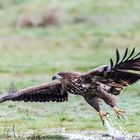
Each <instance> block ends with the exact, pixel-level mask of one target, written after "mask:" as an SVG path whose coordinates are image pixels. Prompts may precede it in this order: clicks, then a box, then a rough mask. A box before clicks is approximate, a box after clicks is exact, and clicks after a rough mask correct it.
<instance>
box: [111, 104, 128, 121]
mask: <svg viewBox="0 0 140 140" xmlns="http://www.w3.org/2000/svg"><path fill="white" fill-rule="evenodd" d="M113 108H114V111H115V113H116V115H117V117H118V118H119V119H120V118H123V119H124V117H123V114H124V113H126V112H125V111H124V110H121V109H119V108H117V107H115V106H114V107H113Z"/></svg>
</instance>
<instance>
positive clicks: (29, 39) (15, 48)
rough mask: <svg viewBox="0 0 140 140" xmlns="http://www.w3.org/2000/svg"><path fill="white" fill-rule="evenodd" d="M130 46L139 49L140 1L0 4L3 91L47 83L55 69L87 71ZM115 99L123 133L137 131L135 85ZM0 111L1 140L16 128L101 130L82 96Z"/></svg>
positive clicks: (19, 0) (139, 114)
mask: <svg viewBox="0 0 140 140" xmlns="http://www.w3.org/2000/svg"><path fill="white" fill-rule="evenodd" d="M134 46H135V47H136V49H137V51H139V50H140V4H139V0H125V1H122V0H111V1H110V0H105V1H104V0H86V1H85V0H4V1H3V0H0V89H1V91H2V92H3V91H5V90H7V89H8V87H9V85H10V83H11V82H14V84H15V86H16V88H17V89H20V88H24V87H26V86H31V85H37V84H40V83H43V82H48V81H50V80H51V75H53V74H54V73H56V72H58V71H79V72H86V71H89V70H91V69H93V68H94V67H96V66H99V65H101V64H109V59H110V57H111V58H115V49H116V48H118V49H119V50H120V53H121V54H123V52H124V50H125V49H126V48H129V49H130V50H131V49H132V48H133V47H134ZM126 94H127V95H126ZM117 98H118V102H119V104H120V105H121V106H122V107H123V108H124V110H126V111H127V115H126V120H127V121H126V122H125V124H124V126H125V128H126V130H128V131H130V132H140V127H138V124H140V122H139V120H140V109H139V108H140V107H139V99H140V91H139V83H138V84H135V85H134V86H131V87H128V88H127V89H126V90H125V91H123V93H122V94H121V95H120V96H119V97H117ZM103 108H108V107H106V106H104V105H103ZM0 110H1V113H0V135H5V136H8V135H10V133H12V134H13V133H14V132H16V133H18V132H21V129H22V132H25V133H26V132H28V131H29V130H32V131H33V132H36V133H41V132H42V130H44V128H60V127H61V128H63V127H64V128H65V129H66V130H68V131H72V130H89V129H91V130H96V129H98V130H104V128H103V127H102V124H101V123H100V120H99V118H98V116H97V114H96V112H95V111H94V110H93V109H92V108H91V107H89V106H88V105H87V104H86V103H85V101H83V99H82V98H81V97H75V96H70V101H69V103H61V104H60V105H58V104H54V103H43V104H40V103H15V102H14V103H13V102H7V103H4V104H1V105H0ZM109 110H111V109H110V108H109ZM112 115H113V113H112ZM114 119H116V118H115V116H114ZM116 121H117V119H116Z"/></svg>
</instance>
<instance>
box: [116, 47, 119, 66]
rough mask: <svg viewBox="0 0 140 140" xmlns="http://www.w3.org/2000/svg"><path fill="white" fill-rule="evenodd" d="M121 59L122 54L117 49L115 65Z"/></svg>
mask: <svg viewBox="0 0 140 140" xmlns="http://www.w3.org/2000/svg"><path fill="white" fill-rule="evenodd" d="M119 60H120V54H119V51H118V49H116V64H115V65H117V64H118V62H119Z"/></svg>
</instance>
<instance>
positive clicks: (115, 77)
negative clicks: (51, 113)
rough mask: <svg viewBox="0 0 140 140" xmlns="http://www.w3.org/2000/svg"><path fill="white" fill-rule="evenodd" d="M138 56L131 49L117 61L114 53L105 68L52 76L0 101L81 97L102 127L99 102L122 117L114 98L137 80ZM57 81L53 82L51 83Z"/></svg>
mask: <svg viewBox="0 0 140 140" xmlns="http://www.w3.org/2000/svg"><path fill="white" fill-rule="evenodd" d="M139 72H140V52H138V53H135V48H133V50H132V52H131V53H128V48H127V49H126V50H125V52H124V55H123V56H122V57H120V54H119V51H118V49H117V50H116V61H115V63H114V62H113V60H112V59H110V64H109V65H102V66H99V67H97V68H95V69H93V70H91V71H89V72H86V73H77V72H58V73H57V74H55V75H54V76H52V80H53V81H52V82H50V83H44V84H42V85H38V86H32V87H27V88H24V89H20V90H18V91H16V92H14V93H11V94H8V95H5V96H2V97H0V103H2V102H5V101H9V100H12V101H25V102H50V101H52V102H64V101H68V95H69V94H75V95H80V96H82V97H83V98H84V99H85V100H86V102H87V103H88V104H89V105H91V106H92V107H93V108H94V109H95V110H96V111H97V112H98V114H99V117H100V119H101V121H102V122H103V124H104V121H105V117H106V116H107V112H103V111H101V110H100V99H102V100H103V101H104V102H105V103H106V104H108V105H109V106H110V107H112V108H113V109H114V111H115V113H116V115H117V116H118V118H120V117H123V113H124V112H125V111H123V110H121V109H119V108H118V107H117V104H116V101H115V98H114V96H116V95H119V94H120V91H122V90H123V88H124V87H126V86H128V85H131V84H133V83H136V82H137V81H139V80H140V73H139ZM54 80H57V81H54Z"/></svg>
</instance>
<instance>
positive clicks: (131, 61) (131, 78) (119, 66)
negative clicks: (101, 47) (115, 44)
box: [104, 48, 140, 86]
mask: <svg viewBox="0 0 140 140" xmlns="http://www.w3.org/2000/svg"><path fill="white" fill-rule="evenodd" d="M134 53H135V48H134V49H133V50H132V52H131V53H130V55H128V48H127V49H126V51H125V53H124V56H123V57H122V59H121V58H120V54H119V51H118V50H116V62H115V64H114V62H113V60H112V59H110V67H108V68H107V69H106V70H105V71H104V76H105V77H106V78H111V79H113V81H114V82H116V83H118V84H122V85H123V86H127V85H131V84H133V83H135V82H137V81H138V80H139V79H140V52H139V53H137V54H134Z"/></svg>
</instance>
